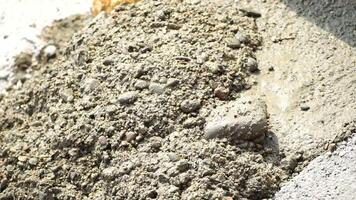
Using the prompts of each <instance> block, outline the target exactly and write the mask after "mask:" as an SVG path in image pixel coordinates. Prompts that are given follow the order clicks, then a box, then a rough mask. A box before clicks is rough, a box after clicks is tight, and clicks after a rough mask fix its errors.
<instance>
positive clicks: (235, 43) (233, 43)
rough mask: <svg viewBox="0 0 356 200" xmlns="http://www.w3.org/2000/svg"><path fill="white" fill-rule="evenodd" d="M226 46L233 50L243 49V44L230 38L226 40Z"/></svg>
mask: <svg viewBox="0 0 356 200" xmlns="http://www.w3.org/2000/svg"><path fill="white" fill-rule="evenodd" d="M226 45H227V47H230V48H231V49H238V48H240V47H241V42H240V41H239V40H238V39H236V38H228V39H226Z"/></svg>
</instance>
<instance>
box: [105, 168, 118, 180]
mask: <svg viewBox="0 0 356 200" xmlns="http://www.w3.org/2000/svg"><path fill="white" fill-rule="evenodd" d="M101 174H102V176H103V177H104V178H107V179H113V178H115V177H116V176H117V175H118V174H119V169H118V168H116V167H108V168H105V169H104V170H103V171H102V172H101Z"/></svg>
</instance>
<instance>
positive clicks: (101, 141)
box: [98, 136, 108, 147]
mask: <svg viewBox="0 0 356 200" xmlns="http://www.w3.org/2000/svg"><path fill="white" fill-rule="evenodd" d="M98 143H99V144H100V145H101V146H103V147H106V146H107V145H108V139H107V138H106V137H105V136H100V137H99V138H98Z"/></svg>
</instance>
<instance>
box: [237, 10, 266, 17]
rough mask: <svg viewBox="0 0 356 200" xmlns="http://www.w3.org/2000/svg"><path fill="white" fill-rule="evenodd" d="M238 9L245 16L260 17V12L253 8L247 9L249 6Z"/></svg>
mask: <svg viewBox="0 0 356 200" xmlns="http://www.w3.org/2000/svg"><path fill="white" fill-rule="evenodd" d="M239 10H240V11H241V12H242V13H244V14H245V15H246V16H247V17H253V18H259V17H261V13H259V12H257V11H255V10H252V9H249V8H241V9H239Z"/></svg>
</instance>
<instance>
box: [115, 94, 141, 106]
mask: <svg viewBox="0 0 356 200" xmlns="http://www.w3.org/2000/svg"><path fill="white" fill-rule="evenodd" d="M137 98H138V93H137V92H135V91H130V92H125V93H123V94H121V95H120V96H119V98H118V101H119V103H121V104H132V103H134V102H135V101H136V100H137Z"/></svg>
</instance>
